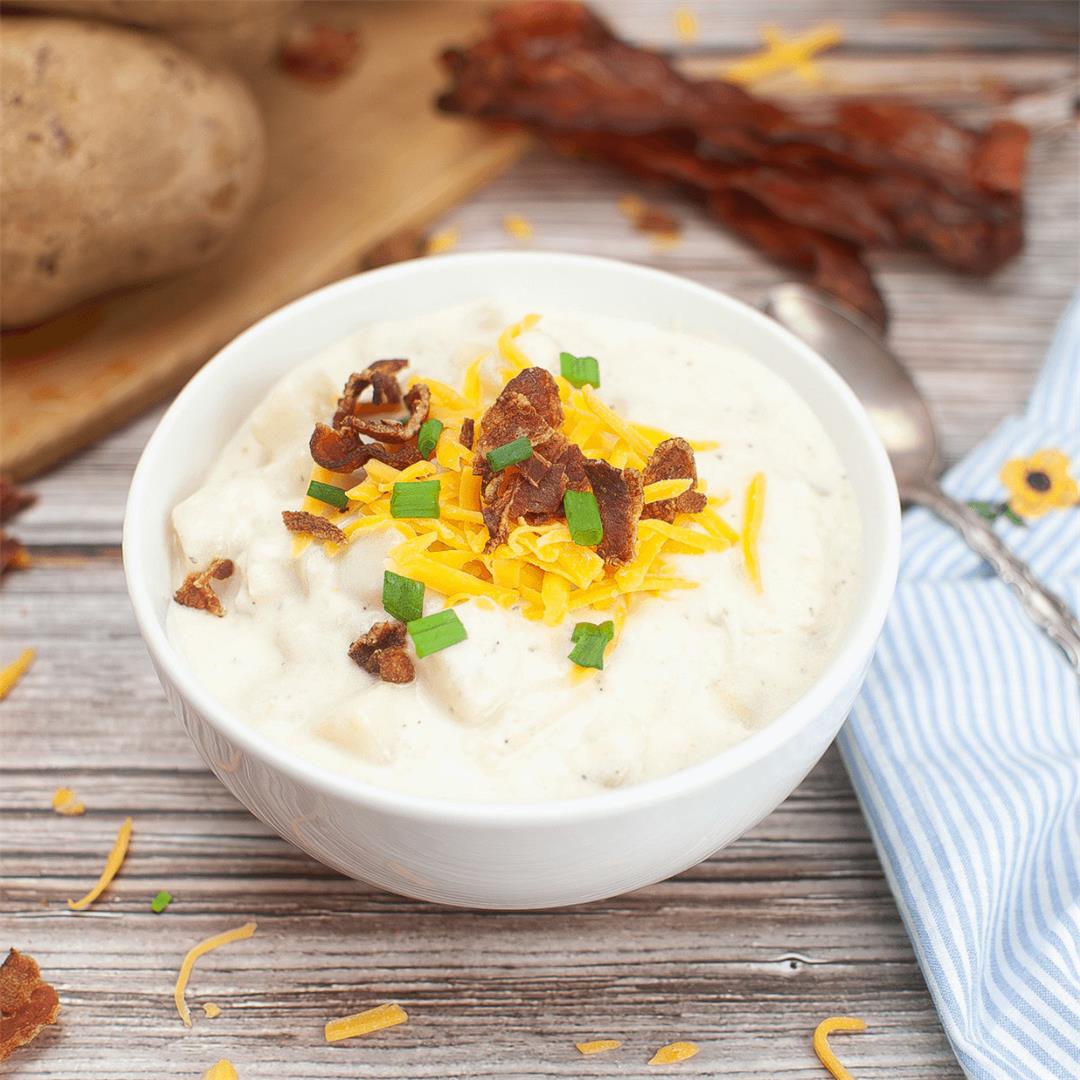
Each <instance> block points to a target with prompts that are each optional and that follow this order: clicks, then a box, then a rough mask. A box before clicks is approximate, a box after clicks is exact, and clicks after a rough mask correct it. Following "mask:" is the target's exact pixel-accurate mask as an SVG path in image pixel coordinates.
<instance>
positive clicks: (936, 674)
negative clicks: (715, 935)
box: [840, 297, 1080, 1080]
mask: <svg viewBox="0 0 1080 1080" xmlns="http://www.w3.org/2000/svg"><path fill="white" fill-rule="evenodd" d="M1044 450H1055V451H1060V452H1061V453H1062V454H1063V455H1065V456H1066V457H1067V459H1068V461H1067V462H1065V467H1067V468H1071V473H1072V476H1073V477H1076V476H1077V474H1078V472H1080V297H1077V298H1076V299H1075V300H1074V302H1073V304H1072V306H1071V307H1070V309H1069V311H1068V312H1067V313H1066V315H1065V318H1064V320H1063V321H1062V324H1061V326H1060V327H1059V329H1058V332H1057V335H1056V337H1055V339H1054V341H1053V344H1052V345H1051V348H1050V353H1049V357H1048V359H1047V362H1046V366H1045V368H1044V370H1043V372H1042V374H1041V376H1040V378H1039V381H1038V383H1037V385H1036V388H1035V391H1034V394H1033V395H1032V398H1031V401H1030V403H1029V405H1028V409H1027V411H1026V413H1024V414H1023V415H1022V416H1019V417H1015V418H1013V419H1011V420H1009V421H1007V422H1006V423H1005V424H1004V425H1003V426H1002V427H1001V428H1000V429H999V430H998V431H997V432H996V433H995V434H994V435H993V436H992V437H991V438H990V439H988V440H987V442H985V443H984V444H983V445H982V446H980V447H979V448H978V450H976V451H975V452H974V453H973V454H971V456H970V457H969V458H967V459H966V460H965V461H964V462H963V463H962V464H960V465H958V466H957V467H956V468H954V469H953V470H952V471H951V472H950V473H949V474H948V476H947V478H946V480H945V487H946V489H947V490H948V491H949V492H950V493H951V494H952V495H954V496H955V497H957V498H959V499H963V500H974V499H977V500H983V501H985V502H986V503H988V504H990V507H991V512H992V509H993V507H994V506H996V507H997V508H998V510H999V512H1000V511H1001V510H1002V509H1003V507H1004V503H1005V501H1006V500H1007V499H1008V498H1009V492H1008V491H1007V490H1006V489H1005V488H1004V487H1003V485H1002V481H1001V480H999V475H1000V474H1001V470H1002V466H1003V465H1004V464H1005V463H1006V462H1008V461H1010V460H1013V459H1023V458H1028V457H1030V456H1032V455H1034V454H1036V453H1038V452H1040V451H1044ZM1043 460H1045V459H1043ZM1053 461H1054V462H1055V463H1056V464H1057V466H1061V465H1062V458H1061V457H1059V456H1057V455H1054V456H1053ZM1070 463H1071V465H1070ZM1014 472H1015V469H1014ZM1063 475H1064V474H1063V473H1059V474H1058V475H1057V477H1056V479H1055V480H1054V482H1055V483H1058V482H1059V481H1060V482H1061V484H1063V485H1064V486H1060V485H1059V487H1058V491H1059V492H1065V494H1066V497H1067V496H1068V492H1069V491H1071V490H1072V489H1071V487H1070V486H1069V485H1068V481H1067V480H1063V479H1062V477H1063ZM1003 479H1007V477H1006V478H1003ZM1036 480H1037V484H1036V487H1038V488H1043V487H1045V486H1046V485H1045V483H1044V482H1043V481H1042V480H1041V479H1040V478H1036ZM1029 494H1030V493H1029ZM1038 494H1039V493H1038V492H1036V493H1035V497H1036V498H1038ZM1013 505H1014V506H1017V507H1019V508H1020V509H1021V510H1023V508H1024V507H1023V494H1021V495H1020V496H1018V497H1017V499H1016V501H1015V502H1014V503H1013ZM1038 509H1039V508H1038V507H1036V508H1035V510H1036V512H1034V513H1033V512H1032V511H1031V507H1030V506H1029V507H1028V513H1029V516H1028V517H1026V518H1025V524H1017V523H1015V522H1014V521H1012V520H1011V519H1010V518H1009V517H1008V516H1006V515H1005V514H1002V515H1001V516H1000V517H999V518H998V520H997V523H996V526H995V527H996V528H997V529H998V530H999V532H1000V533H1001V535H1002V536H1003V537H1004V538H1005V539H1006V541H1007V542H1008V543H1009V545H1010V546H1011V547H1012V548H1013V550H1014V551H1016V552H1017V553H1018V554H1019V555H1020V556H1021V557H1023V558H1024V559H1025V560H1027V562H1029V563H1030V564H1031V566H1032V567H1033V568H1034V570H1035V571H1036V573H1037V574H1038V575H1039V576H1040V577H1041V578H1042V579H1043V580H1044V581H1046V582H1047V583H1049V584H1050V585H1051V586H1052V587H1053V588H1054V589H1055V590H1057V591H1058V592H1059V594H1060V595H1062V596H1063V597H1064V598H1065V599H1066V601H1067V602H1068V603H1069V604H1070V605H1071V606H1072V607H1073V609H1074V610H1080V507H1076V506H1073V507H1072V508H1058V509H1052V510H1049V511H1047V512H1045V513H1043V514H1038V513H1037V510H1038ZM840 746H841V750H842V752H843V755H844V760H845V762H846V764H847V768H848V771H849V772H850V774H851V778H852V781H853V782H854V785H855V790H856V792H857V793H858V797H859V801H860V803H861V804H862V808H863V812H864V813H865V815H866V818H867V821H868V822H869V824H870V829H871V831H872V833H873V836H874V842H875V844H876V845H877V850H878V854H879V855H880V857H881V861H882V864H883V865H884V867H885V873H886V875H887V876H888V880H889V883H890V885H891V887H892V890H893V893H894V894H895V896H896V901H897V904H898V906H899V908H900V913H901V915H902V917H903V919H904V922H905V924H906V926H907V930H908V933H909V934H910V935H911V940H912V943H913V945H914V947H915V953H916V955H917V957H918V960H919V963H920V965H921V966H922V970H923V974H924V975H925V976H926V982H927V984H928V986H929V988H930V992H931V993H932V994H933V997H934V1001H935V1003H936V1005H937V1008H938V1011H939V1013H940V1014H941V1020H942V1023H943V1025H944V1028H945V1032H946V1034H947V1035H948V1037H949V1040H950V1042H951V1043H952V1046H953V1049H954V1050H955V1052H956V1056H957V1058H958V1059H959V1061H960V1064H961V1066H962V1067H963V1069H964V1071H965V1072H966V1074H967V1075H968V1076H969V1077H978V1078H980V1080H982V1078H993V1080H1027V1078H1030V1080H1051V1078H1052V1080H1057V1078H1066V1077H1067V1078H1069V1080H1076V1078H1080V682H1078V680H1077V679H1076V676H1075V675H1074V674H1073V672H1072V670H1071V669H1070V667H1069V665H1068V664H1067V662H1066V661H1065V659H1064V657H1063V655H1062V654H1061V653H1059V651H1058V650H1057V648H1056V647H1055V646H1054V645H1052V644H1051V643H1050V641H1049V640H1048V639H1047V638H1045V637H1044V636H1043V635H1042V633H1041V632H1040V631H1038V630H1037V629H1036V628H1035V627H1034V626H1033V625H1032V624H1031V623H1030V622H1029V621H1028V619H1027V617H1026V616H1025V615H1024V613H1023V611H1022V609H1021V608H1020V605H1019V603H1018V602H1017V600H1016V598H1015V597H1014V596H1013V595H1012V593H1011V591H1010V590H1009V589H1008V588H1007V587H1006V586H1005V585H1004V584H1002V583H1001V582H1000V581H999V580H997V578H995V577H994V576H993V575H992V573H991V572H990V571H989V569H988V568H987V566H986V565H985V564H984V563H982V562H981V561H980V560H979V559H978V558H977V557H976V556H974V555H973V554H972V553H971V552H970V551H969V550H968V548H967V547H966V546H965V544H964V543H963V541H962V540H961V539H960V538H959V536H958V535H957V534H956V533H954V532H953V531H952V530H951V529H950V528H948V527H947V526H945V525H944V524H942V523H941V522H940V521H938V520H937V519H936V518H934V517H933V516H932V515H931V514H929V513H928V512H926V511H924V510H913V511H910V512H908V513H907V514H906V515H905V517H904V537H903V555H902V562H901V570H900V583H899V586H898V589H897V594H896V600H895V602H894V604H893V607H892V610H891V612H890V615H889V618H888V620H887V622H886V624H885V629H884V632H883V634H882V638H881V643H880V646H879V648H878V650H877V655H876V657H875V660H874V663H873V665H872V667H871V670H870V674H869V676H868V678H867V681H866V686H865V689H864V690H863V693H862V695H861V696H860V698H859V700H858V702H857V703H856V706H855V708H854V710H853V711H852V714H851V717H850V718H849V720H848V722H847V724H846V726H845V727H844V730H843V732H842V733H841V736H840ZM902 1071H903V1070H902V1069H900V1070H899V1071H898V1074H897V1075H900V1074H902Z"/></svg>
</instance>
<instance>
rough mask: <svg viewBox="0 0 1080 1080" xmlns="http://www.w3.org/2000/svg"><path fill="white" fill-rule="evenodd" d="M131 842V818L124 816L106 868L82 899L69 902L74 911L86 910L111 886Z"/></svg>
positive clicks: (106, 862) (106, 861)
mask: <svg viewBox="0 0 1080 1080" xmlns="http://www.w3.org/2000/svg"><path fill="white" fill-rule="evenodd" d="M130 842H131V818H124V823H123V824H122V825H121V826H120V831H119V832H117V834H116V841H115V842H114V844H113V848H112V851H110V852H109V857H108V858H107V859H106V860H105V869H104V870H102V871H101V877H99V878H98V880H97V884H96V885H95V886H94V887H93V888H92V889H91V890H90V891H89V892H88V893H87V894H86V895H85V896H84V897H82V898H81V899H79V900H69V901H68V902H67V904H68V907H69V908H71V910H72V911H85V910H86V908H88V907H89V906H90V905H91V904H92V903H93V902H94V901H95V900H96V899H97V898H98V897H99V896H100V895H101V894H102V893H103V892H104V891H105V890H106V889H107V888H108V887H109V882H111V881H112V879H113V878H114V877H116V874H117V871H118V870H119V869H120V867H121V866H122V865H123V863H124V856H125V855H127V849H128V844H129V843H130Z"/></svg>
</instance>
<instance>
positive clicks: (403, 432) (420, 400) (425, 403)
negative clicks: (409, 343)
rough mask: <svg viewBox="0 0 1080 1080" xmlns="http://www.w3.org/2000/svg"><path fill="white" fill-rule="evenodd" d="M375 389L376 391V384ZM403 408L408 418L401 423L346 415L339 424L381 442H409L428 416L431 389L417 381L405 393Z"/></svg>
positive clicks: (345, 428)
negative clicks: (406, 410) (406, 411)
mask: <svg viewBox="0 0 1080 1080" xmlns="http://www.w3.org/2000/svg"><path fill="white" fill-rule="evenodd" d="M395 385H396V380H395ZM375 389H376V392H378V389H379V388H378V384H376V386H375ZM405 408H406V409H408V410H409V419H408V420H406V421H405V423H403V424H399V423H398V422H397V421H396V420H382V419H379V418H378V417H372V416H346V417H345V418H344V419H343V420H342V421H341V425H340V426H341V427H342V428H343V429H344V430H346V431H355V432H356V433H357V434H358V435H366V436H367V437H368V438H369V439H377V440H378V441H379V442H383V443H395V444H396V443H405V442H409V441H410V440H412V439H415V438H416V436H417V435H418V434H419V433H420V425H421V424H422V423H423V422H424V421H425V420H426V419H427V418H428V412H429V411H430V410H431V391H430V390H429V389H428V388H427V387H426V386H425V385H424V384H423V383H417V384H416V385H415V386H414V387H413V388H412V389H411V390H410V391H409V392H408V393H407V394H406V395H405Z"/></svg>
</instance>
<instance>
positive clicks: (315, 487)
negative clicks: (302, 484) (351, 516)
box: [307, 480, 349, 510]
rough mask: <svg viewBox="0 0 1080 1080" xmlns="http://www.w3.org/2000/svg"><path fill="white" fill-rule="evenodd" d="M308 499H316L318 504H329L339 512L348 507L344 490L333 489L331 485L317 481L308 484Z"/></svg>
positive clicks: (347, 497)
mask: <svg viewBox="0 0 1080 1080" xmlns="http://www.w3.org/2000/svg"><path fill="white" fill-rule="evenodd" d="M307 493H308V498H309V499H318V500H319V502H324V503H329V504H330V505H331V506H336V507H337V508H338V509H339V510H344V509H346V507H348V505H349V496H348V495H346V494H345V489H344V488H339V487H334V485H333V484H323V483H321V482H320V481H318V480H312V481H311V483H310V484H308V489H307Z"/></svg>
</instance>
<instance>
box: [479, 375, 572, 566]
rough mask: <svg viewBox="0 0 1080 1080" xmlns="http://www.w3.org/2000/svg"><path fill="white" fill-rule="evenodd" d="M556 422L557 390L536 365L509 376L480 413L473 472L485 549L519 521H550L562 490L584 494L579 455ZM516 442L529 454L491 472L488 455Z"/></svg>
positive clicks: (558, 508) (558, 412)
mask: <svg viewBox="0 0 1080 1080" xmlns="http://www.w3.org/2000/svg"><path fill="white" fill-rule="evenodd" d="M562 422H563V409H562V403H561V402H560V401H559V387H558V385H557V384H556V382H555V379H554V377H553V376H552V375H551V373H550V372H548V371H545V370H544V369H543V368H537V367H531V368H526V369H525V370H524V371H523V372H521V373H520V374H519V375H515V376H514V378H512V379H511V380H510V381H509V382H508V383H507V384H506V386H504V387H503V389H502V392H501V393H500V394H499V396H498V397H497V398H496V399H495V401H494V402H493V404H492V405H491V408H489V409H488V411H487V412H486V413H484V417H483V419H482V421H481V423H480V441H479V442H478V443H477V446H476V457H475V459H474V462H473V471H474V472H475V473H476V475H477V476H479V477H480V482H481V485H482V486H481V499H480V504H481V513H482V514H483V517H484V524H485V525H487V528H488V533H489V539H488V543H487V550H488V551H492V550H494V549H495V548H496V547H498V545H499V544H501V543H504V542H505V540H506V538H507V536H508V535H509V532H510V527H511V525H512V524H513V523H515V522H517V521H518V520H519V519H523V520H525V521H526V522H528V523H529V524H531V525H537V524H542V523H544V522H546V521H552V520H554V519H555V518H557V517H558V516H559V514H560V513H561V511H562V501H563V496H564V495H565V494H566V492H567V491H568V490H571V489H572V490H574V491H587V490H588V486H589V485H588V480H587V479H586V476H585V456H584V454H582V452H581V448H580V447H578V446H577V445H576V444H575V443H572V442H570V440H569V439H567V437H566V436H565V435H563V433H562V432H561V431H560V430H559V429H560V428H561V427H562ZM521 438H526V439H528V440H529V442H530V443H531V444H532V456H531V457H530V458H527V459H526V460H525V461H522V462H519V463H518V464H517V465H516V466H512V467H510V468H508V469H503V470H501V471H500V472H493V471H492V469H491V466H490V465H489V464H488V460H487V455H488V453H489V452H490V451H492V450H494V449H496V448H497V447H499V446H505V445H506V444H507V443H509V442H513V441H514V440H515V439H521Z"/></svg>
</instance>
